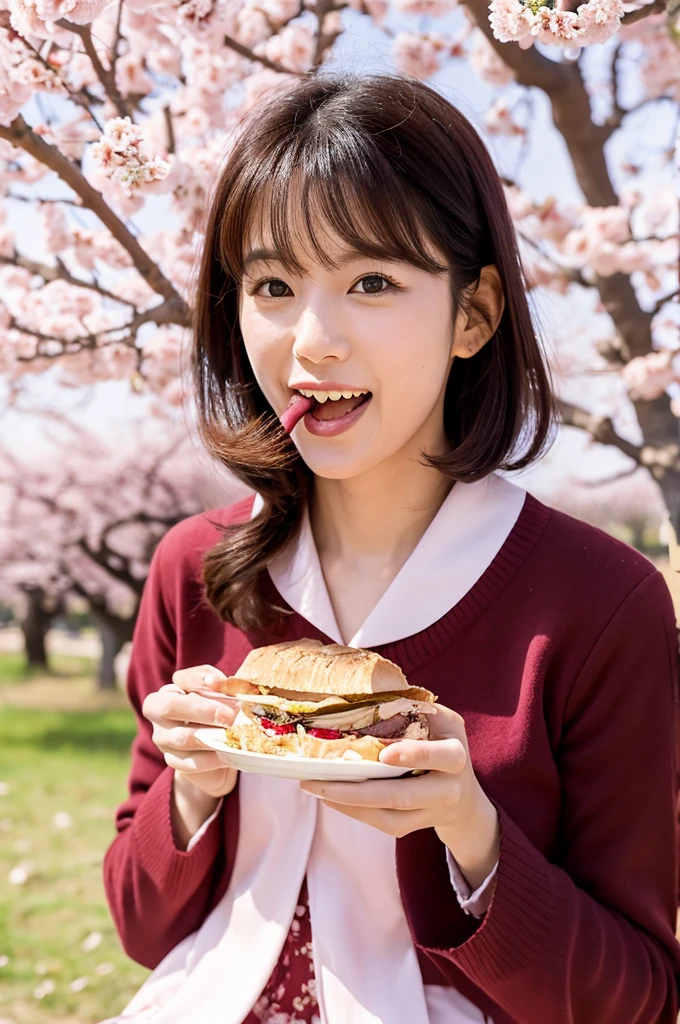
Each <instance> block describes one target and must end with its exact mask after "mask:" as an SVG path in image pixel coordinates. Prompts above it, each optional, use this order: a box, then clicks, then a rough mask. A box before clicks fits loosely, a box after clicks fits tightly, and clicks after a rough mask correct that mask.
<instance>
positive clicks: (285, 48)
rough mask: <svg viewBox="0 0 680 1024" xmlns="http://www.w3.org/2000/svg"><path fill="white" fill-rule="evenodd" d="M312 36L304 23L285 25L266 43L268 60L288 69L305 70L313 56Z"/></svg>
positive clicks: (313, 43)
mask: <svg viewBox="0 0 680 1024" xmlns="http://www.w3.org/2000/svg"><path fill="white" fill-rule="evenodd" d="M314 48H315V42H314V37H313V35H312V33H311V31H310V29H308V28H307V27H306V26H305V25H298V24H294V25H287V26H286V27H285V28H284V29H282V30H281V31H280V32H277V34H276V35H274V36H272V37H271V39H269V41H268V42H267V43H266V54H267V57H268V58H269V60H273V61H275V62H276V63H277V64H282V65H283V67H284V68H286V69H287V70H289V71H307V69H308V68H309V67H310V66H311V64H312V60H313V58H314Z"/></svg>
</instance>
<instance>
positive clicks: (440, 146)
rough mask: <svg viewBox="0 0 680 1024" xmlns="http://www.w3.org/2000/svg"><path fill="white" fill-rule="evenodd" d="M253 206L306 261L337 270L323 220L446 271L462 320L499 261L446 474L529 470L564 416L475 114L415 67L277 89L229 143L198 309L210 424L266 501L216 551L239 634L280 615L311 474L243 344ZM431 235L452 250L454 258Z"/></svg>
mask: <svg viewBox="0 0 680 1024" xmlns="http://www.w3.org/2000/svg"><path fill="white" fill-rule="evenodd" d="M256 217H257V218H259V221H258V223H259V224H260V225H264V226H265V227H266V228H267V230H268V232H269V234H270V236H271V241H272V242H273V246H274V248H275V249H276V250H277V251H278V252H280V253H281V254H282V258H283V262H284V264H285V265H286V266H287V267H289V268H292V269H293V270H295V271H296V272H298V273H300V272H302V269H303V268H302V267H301V264H300V252H301V250H305V251H308V252H311V253H312V254H313V256H315V257H316V258H317V259H318V260H319V261H320V262H321V263H322V264H323V265H325V266H326V267H329V268H330V267H332V263H331V261H330V260H329V258H328V255H327V253H326V252H325V251H324V245H323V238H322V237H320V236H319V232H318V229H319V227H325V228H328V227H330V229H331V231H332V232H334V233H335V234H336V235H337V236H338V237H339V238H340V239H342V240H343V242H344V243H346V245H347V246H348V247H349V248H350V249H351V250H353V251H357V252H360V253H363V254H364V255H366V256H368V257H371V258H383V259H388V260H403V261H406V262H409V263H411V264H413V265H415V266H416V267H419V268H421V269H424V270H426V271H429V272H431V273H441V272H442V271H443V270H447V269H448V271H449V273H450V280H451V285H452V306H453V318H454V320H453V321H452V322H455V316H456V313H457V310H458V308H459V303H460V302H461V301H462V300H463V299H464V298H465V296H464V295H463V292H464V290H465V289H470V288H471V289H474V284H475V282H476V281H478V279H479V275H480V271H481V269H482V267H484V266H485V265H487V264H491V263H493V264H495V265H496V267H497V269H498V273H499V275H500V278H501V282H502V285H503V292H504V295H505V309H504V311H503V315H502V318H501V321H500V324H499V326H498V329H497V330H496V332H495V334H494V336H493V337H492V338H491V339H490V340H489V342H487V344H486V345H485V346H484V347H483V348H482V349H481V350H480V351H479V352H478V353H477V354H476V355H475V356H474V357H472V358H470V359H455V360H454V362H453V366H452V369H451V373H450V376H449V380H448V384H447V389H446V402H445V411H444V427H445V431H446V434H447V437H448V440H449V442H450V444H451V451H450V452H449V453H447V454H446V455H444V456H439V457H430V456H428V455H427V454H426V453H424V456H423V457H424V459H425V460H426V461H427V462H429V463H430V464H431V465H433V466H435V467H436V468H437V469H439V470H440V471H441V472H442V473H443V474H445V475H446V476H447V477H449V478H450V479H452V480H454V481H456V480H459V481H466V482H472V481H475V480H479V479H480V478H482V477H484V476H486V475H487V474H489V473H492V472H494V471H495V470H498V469H502V470H513V469H521V468H522V467H524V466H527V465H528V464H529V463H531V462H532V461H534V460H535V459H537V458H538V457H539V455H540V454H542V453H543V451H544V450H545V448H546V446H547V444H548V441H549V440H550V438H551V435H552V424H553V421H554V400H553V397H552V391H551V387H550V381H549V375H548V371H547V368H546V365H545V363H544V359H543V356H542V353H541V349H540V346H539V343H538V340H537V337H536V333H535V330H534V327H533V325H532V320H531V314H530V311H529V306H528V302H527V297H526V281H525V278H524V274H523V270H522V266H521V262H520V257H519V253H518V250H517V241H516V237H515V231H514V227H513V224H512V221H511V219H510V215H509V213H508V209H507V204H506V201H505V196H504V193H503V188H502V184H501V181H500V179H499V176H498V173H497V171H496V170H495V168H494V166H493V163H492V161H491V158H490V156H489V154H488V152H487V150H486V148H485V146H484V143H483V142H482V140H481V139H480V137H479V135H478V134H477V132H476V131H475V129H474V128H473V127H472V125H471V124H470V123H469V122H468V121H467V120H466V118H465V117H464V116H463V115H462V114H461V113H460V112H459V111H458V110H457V109H456V108H455V107H453V106H452V105H451V104H450V103H448V102H447V101H446V100H445V99H444V98H443V97H441V96H440V95H438V93H436V92H434V91H433V90H432V89H430V88H429V87H428V86H426V85H423V84H422V82H419V81H415V80H411V79H405V78H396V77H391V76H386V75H385V76H382V75H379V76H362V77H356V76H349V75H335V74H333V75H330V74H325V73H322V74H316V75H310V76H305V77H303V78H301V79H300V80H298V81H297V82H296V83H295V84H294V86H293V87H291V88H288V87H287V88H286V89H285V90H283V91H279V90H277V91H276V92H275V93H274V94H273V95H272V96H271V98H269V99H268V100H267V101H266V102H265V103H261V104H260V105H258V106H257V108H256V109H255V110H253V111H252V112H251V113H250V114H249V115H247V117H246V118H245V120H244V121H243V122H242V123H241V125H240V126H239V128H238V130H237V132H236V134H235V137H234V139H233V142H232V147H231V150H230V152H229V155H228V157H227V162H226V166H225V167H224V169H223V171H222V174H221V176H220V179H219V182H218V184H217V188H216V191H215V194H214V197H213V201H212V205H211V209H210V213H209V217H208V224H207V231H206V239H205V249H204V251H203V254H202V259H201V264H200V269H199V276H198V280H197V293H196V303H195V347H194V352H193V371H194V376H195V384H196V392H197V402H198V411H199V423H200V428H201V432H202V436H203V438H204V441H205V443H206V444H207V447H208V449H209V450H210V451H211V453H212V454H213V455H214V456H215V457H216V458H217V459H219V460H220V461H221V462H222V463H223V464H224V465H225V466H226V467H227V468H228V469H229V470H230V471H231V472H232V473H234V475H235V476H236V477H238V479H239V480H241V481H243V482H245V483H246V484H248V485H249V486H250V487H252V488H253V489H255V490H256V491H258V492H259V493H260V494H261V496H262V498H263V499H264V508H263V509H262V511H261V512H260V513H259V515H257V516H256V517H255V518H254V519H253V520H251V521H249V522H246V523H242V524H237V525H235V526H232V527H230V528H228V529H227V530H226V532H225V536H224V538H223V539H222V540H221V541H220V542H219V543H218V544H217V545H216V546H215V547H214V548H213V549H212V550H211V551H210V552H208V554H207V556H206V558H205V562H204V580H205V584H206V588H207V596H208V599H209V601H210V602H211V604H212V606H213V607H214V608H215V610H216V612H217V614H218V615H219V616H220V617H221V618H222V619H223V620H224V621H226V622H230V623H232V624H234V625H236V626H238V627H240V628H256V627H262V626H264V625H267V624H268V623H271V622H272V621H273V619H274V618H275V617H276V615H277V614H278V611H280V610H276V609H274V608H273V607H272V606H271V605H270V604H269V603H268V601H267V599H266V597H265V594H264V590H263V584H264V581H265V574H266V566H267V563H268V561H269V560H270V559H271V558H272V557H273V556H274V555H276V554H277V553H278V552H279V551H280V550H281V548H282V547H283V546H284V545H285V544H286V542H287V541H288V540H289V539H290V538H291V537H292V536H293V535H294V533H295V531H296V530H297V528H298V526H299V523H300V519H301V513H302V510H303V505H304V502H305V501H306V498H307V496H308V493H309V486H310V480H311V473H310V471H309V470H308V468H307V467H306V466H305V464H304V462H303V461H302V459H301V457H300V455H299V454H298V452H297V450H296V448H295V446H294V444H293V442H292V441H291V440H290V438H288V437H287V435H286V434H285V433H284V432H283V430H282V428H281V427H280V424H279V422H278V419H277V418H276V417H275V415H274V413H273V410H272V409H271V407H270V406H269V404H268V402H267V400H266V399H265V397H264V394H263V393H262V391H261V389H260V388H259V387H258V385H257V383H256V381H255V378H254V375H253V371H252V369H251V366H250V364H249V361H248V358H247V356H246V354H245V351H244V345H243V339H242V336H241V331H240V326H239V317H238V308H239V289H240V284H241V281H242V277H243V270H244V267H243V261H244V258H245V255H246V254H245V251H244V248H245V245H246V241H247V238H248V234H249V231H250V229H251V228H252V227H253V226H254V225H255V223H256V221H255V218H256ZM294 224H295V225H300V226H301V231H294V230H293V225H294ZM432 246H434V247H435V249H436V250H437V251H438V252H441V253H444V254H445V256H446V260H447V263H446V264H445V265H444V266H442V265H441V264H440V263H439V262H438V261H437V260H436V259H435V258H433V255H432ZM470 311H471V312H473V313H474V311H475V308H474V294H473V295H472V297H471V299H470ZM478 313H479V315H481V316H484V311H483V310H481V309H480V310H478Z"/></svg>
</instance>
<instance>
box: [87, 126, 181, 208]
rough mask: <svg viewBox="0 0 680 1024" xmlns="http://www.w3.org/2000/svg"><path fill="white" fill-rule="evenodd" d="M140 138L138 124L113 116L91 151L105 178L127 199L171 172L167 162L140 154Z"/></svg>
mask: <svg viewBox="0 0 680 1024" xmlns="http://www.w3.org/2000/svg"><path fill="white" fill-rule="evenodd" d="M142 139H143V132H142V129H141V128H140V127H139V125H136V124H133V123H132V121H131V120H130V118H129V117H115V118H112V119H111V120H110V121H107V122H106V125H105V127H104V134H103V135H102V137H101V139H100V141H99V142H97V143H95V145H94V146H92V147H91V150H90V152H91V155H92V158H93V160H94V161H95V163H96V164H98V165H99V167H100V169H101V171H102V172H103V174H104V177H106V178H109V179H112V180H113V182H114V183H116V184H117V185H119V186H120V187H121V188H122V190H123V192H125V193H126V194H127V195H128V196H132V195H133V194H134V193H135V191H137V190H138V189H141V188H143V187H144V186H145V185H151V184H153V183H154V182H160V181H163V180H164V179H165V178H167V176H168V174H169V173H170V168H171V165H170V163H168V161H167V160H163V159H161V158H160V157H157V156H154V157H146V156H144V155H143V154H142V153H141V151H140V144H141V142H142Z"/></svg>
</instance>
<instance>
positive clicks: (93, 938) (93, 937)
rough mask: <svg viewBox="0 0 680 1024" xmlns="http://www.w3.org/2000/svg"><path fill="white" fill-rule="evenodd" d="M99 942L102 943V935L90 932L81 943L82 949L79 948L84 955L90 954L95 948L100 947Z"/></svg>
mask: <svg viewBox="0 0 680 1024" xmlns="http://www.w3.org/2000/svg"><path fill="white" fill-rule="evenodd" d="M101 942H102V933H101V932H90V934H89V935H88V936H87V937H86V938H85V939H83V943H82V947H81V948H82V949H83V950H84V951H85V952H86V953H91V952H92V950H93V949H96V948H97V946H101Z"/></svg>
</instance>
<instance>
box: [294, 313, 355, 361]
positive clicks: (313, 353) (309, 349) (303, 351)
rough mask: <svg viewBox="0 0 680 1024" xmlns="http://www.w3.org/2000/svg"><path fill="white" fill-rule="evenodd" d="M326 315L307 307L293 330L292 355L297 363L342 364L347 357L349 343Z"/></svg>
mask: <svg viewBox="0 0 680 1024" xmlns="http://www.w3.org/2000/svg"><path fill="white" fill-rule="evenodd" d="M332 320H333V318H332V317H331V316H330V315H328V314H323V313H320V312H319V311H318V310H314V309H311V308H309V307H307V309H305V310H304V311H303V313H302V315H301V316H300V319H299V321H298V323H297V327H296V329H295V341H294V343H293V355H294V356H295V358H296V359H297V360H298V361H299V362H301V363H302V362H309V363H317V364H318V363H323V362H325V361H326V360H327V359H331V360H336V361H338V362H343V361H344V360H345V359H347V357H348V355H349V342H348V340H347V338H346V337H345V336H344V335H343V333H342V332H341V331H340V330H339V329H338V327H337V324H336V325H334V324H333V323H332Z"/></svg>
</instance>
